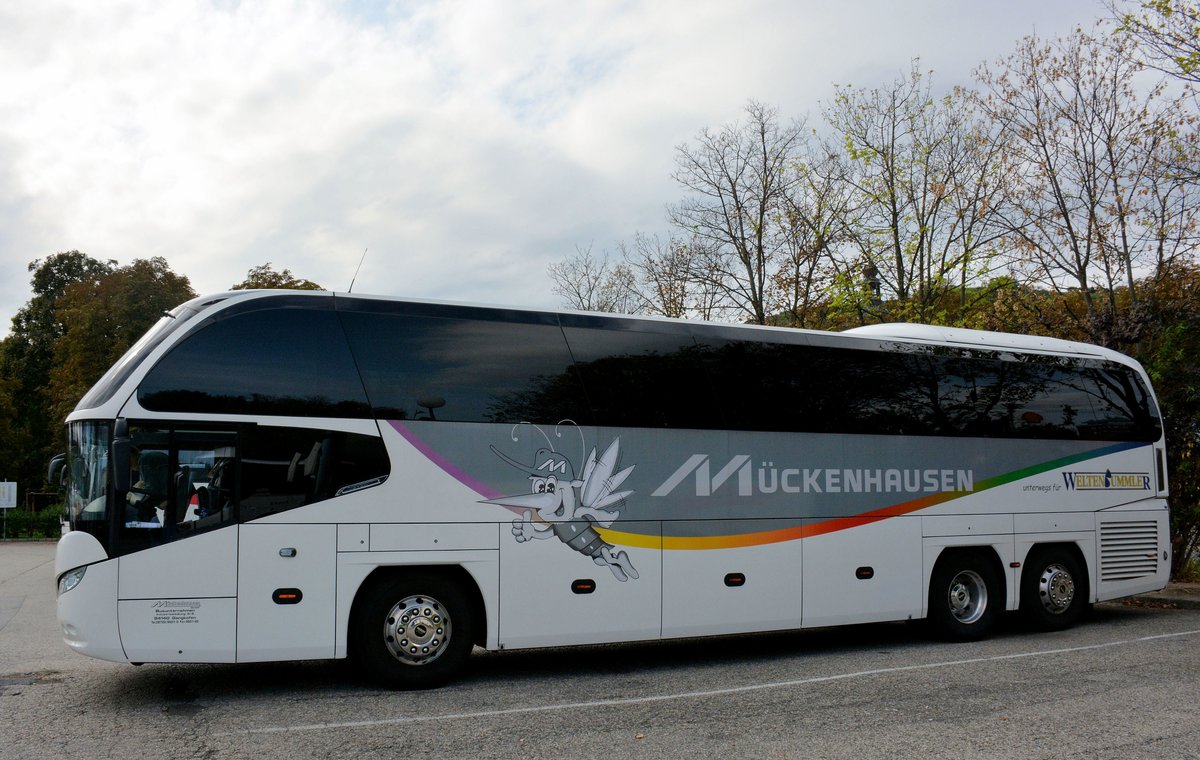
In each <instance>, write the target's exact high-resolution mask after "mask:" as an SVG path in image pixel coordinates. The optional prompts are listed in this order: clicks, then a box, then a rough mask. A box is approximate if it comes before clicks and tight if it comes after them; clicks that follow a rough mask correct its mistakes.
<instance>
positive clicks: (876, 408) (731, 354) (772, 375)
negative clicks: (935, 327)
mask: <svg viewBox="0 0 1200 760" xmlns="http://www.w3.org/2000/svg"><path fill="white" fill-rule="evenodd" d="M703 349H704V358H705V366H706V367H707V369H708V372H709V374H710V376H711V378H712V383H713V387H714V390H715V392H716V395H717V397H718V398H719V399H720V404H721V408H722V410H723V411H724V412H725V413H726V415H727V419H728V421H729V426H730V427H732V428H735V429H739V430H767V431H797V432H808V433H867V434H889V433H891V434H927V433H928V432H929V429H930V425H931V413H930V411H931V405H930V402H929V388H928V383H929V382H930V378H929V376H928V374H927V371H925V369H924V368H923V367H922V366H921V365H920V364H919V362H918V357H913V356H909V355H907V354H897V353H889V352H884V351H855V350H849V349H842V348H835V347H829V346H810V345H807V344H804V343H765V342H764V343H760V342H749V341H737V340H714V339H708V340H705V341H704V345H703Z"/></svg>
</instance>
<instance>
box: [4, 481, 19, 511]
mask: <svg viewBox="0 0 1200 760" xmlns="http://www.w3.org/2000/svg"><path fill="white" fill-rule="evenodd" d="M16 506H17V484H16V483H9V482H8V481H7V480H6V481H4V482H3V483H0V509H13V508H14V507H16Z"/></svg>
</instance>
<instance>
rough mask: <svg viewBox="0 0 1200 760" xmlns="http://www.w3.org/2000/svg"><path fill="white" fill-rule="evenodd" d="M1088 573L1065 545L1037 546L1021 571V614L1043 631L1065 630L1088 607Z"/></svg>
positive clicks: (1030, 623)
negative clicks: (1059, 546)
mask: <svg viewBox="0 0 1200 760" xmlns="http://www.w3.org/2000/svg"><path fill="white" fill-rule="evenodd" d="M1087 597H1088V586H1087V575H1086V573H1084V571H1083V569H1082V567H1081V566H1080V564H1079V560H1078V559H1077V558H1076V557H1075V555H1074V554H1073V553H1072V552H1070V551H1068V550H1066V549H1062V548H1058V547H1050V548H1046V549H1035V550H1034V551H1032V552H1030V554H1029V558H1028V559H1026V560H1025V570H1024V571H1023V572H1022V574H1021V616H1022V617H1024V618H1025V620H1026V622H1028V623H1029V625H1030V627H1032V628H1034V629H1036V630H1039V631H1061V630H1063V629H1064V628H1070V627H1071V626H1073V625H1075V623H1077V622H1079V618H1080V616H1082V615H1083V612H1084V610H1085V609H1087Z"/></svg>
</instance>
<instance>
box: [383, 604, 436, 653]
mask: <svg viewBox="0 0 1200 760" xmlns="http://www.w3.org/2000/svg"><path fill="white" fill-rule="evenodd" d="M383 638H384V642H385V643H386V644H387V649H388V652H389V653H391V655H392V657H395V658H396V659H397V660H399V661H400V662H403V663H404V664H405V665H425V664H427V663H429V662H432V661H433V660H436V659H437V658H438V656H439V655H440V654H441V653H442V652H443V651H445V649H446V642H447V641H449V640H450V616H449V615H447V614H446V608H445V607H443V606H442V604H441V602H439V601H438V600H436V599H434V598H433V597H429V596H408V597H405V598H404V599H401V600H400V601H399V602H397V603H396V605H395V606H394V607H392V609H391V611H389V612H388V614H387V617H386V618H385V619H384V623H383Z"/></svg>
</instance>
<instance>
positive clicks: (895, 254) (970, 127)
mask: <svg viewBox="0 0 1200 760" xmlns="http://www.w3.org/2000/svg"><path fill="white" fill-rule="evenodd" d="M918 64H919V62H917V61H914V62H913V64H912V68H911V69H910V71H909V72H908V73H907V74H906V75H904V76H902V77H900V78H898V79H897V80H896V81H895V82H893V83H892V84H891V85H890V86H889V87H886V88H880V89H874V90H866V91H860V90H855V89H852V88H841V89H839V91H838V93H837V96H836V97H835V98H834V101H833V102H832V103H831V104H830V105H829V106H828V107H827V108H826V109H825V118H826V120H827V121H828V122H829V124H830V126H831V127H832V128H833V129H834V130H835V131H836V133H837V134H838V135H839V136H840V137H841V138H842V141H843V146H844V150H845V154H846V158H847V161H848V164H849V170H848V171H847V173H846V178H845V182H846V183H847V184H848V185H849V186H850V187H851V188H852V190H853V195H854V200H853V202H852V203H851V204H849V207H848V209H847V213H846V214H845V215H844V216H843V222H844V229H845V234H846V237H847V238H848V239H849V240H851V241H852V242H853V245H854V247H855V248H857V250H858V256H857V257H856V258H857V260H853V259H851V261H852V265H851V267H852V268H855V267H856V268H859V269H861V270H863V271H868V272H871V273H873V274H874V275H876V276H877V277H878V280H879V284H880V288H881V290H882V291H883V295H884V296H887V297H888V298H889V299H890V300H892V301H894V302H896V303H898V304H899V305H901V306H903V307H904V308H905V309H906V313H904V314H902V315H899V316H902V317H905V318H908V317H915V318H917V319H922V320H926V321H928V320H931V319H935V318H941V317H942V316H943V315H942V311H943V310H944V309H945V308H946V306H947V297H948V295H950V294H953V293H955V292H956V291H957V292H958V293H959V295H960V300H961V298H965V293H966V291H967V288H968V286H970V285H972V284H975V283H976V282H977V281H980V280H981V279H982V278H984V277H986V275H988V274H989V273H990V272H991V269H992V267H991V266H990V265H989V263H988V258H989V257H988V255H987V254H988V251H989V249H990V248H991V247H992V246H993V244H994V243H995V242H996V241H997V239H998V238H999V236H1000V233H999V232H996V231H994V230H993V229H991V221H992V217H993V216H994V215H995V213H996V204H997V197H998V193H997V184H998V180H997V172H996V157H995V152H994V149H992V148H990V147H989V146H990V145H991V143H990V142H989V141H987V140H982V139H980V137H979V131H980V129H981V128H980V127H979V126H978V124H976V123H975V122H974V121H973V120H972V116H971V114H970V112H969V111H968V109H967V108H965V106H964V104H963V103H962V102H961V101H962V97H961V94H959V93H956V94H955V95H953V96H947V97H945V98H941V99H937V98H935V97H934V95H933V92H932V88H931V83H930V81H929V77H928V76H927V75H925V74H923V73H922V72H921V71H920V69H919V65H918ZM847 263H850V262H847V261H843V269H845V268H846V264H847ZM960 306H961V304H960Z"/></svg>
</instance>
